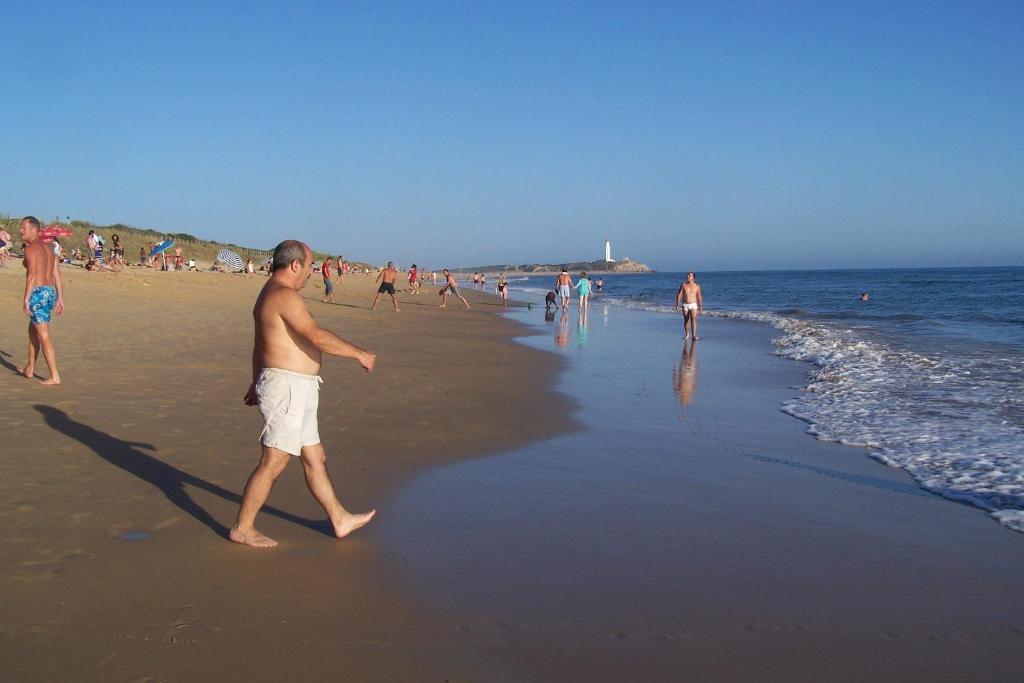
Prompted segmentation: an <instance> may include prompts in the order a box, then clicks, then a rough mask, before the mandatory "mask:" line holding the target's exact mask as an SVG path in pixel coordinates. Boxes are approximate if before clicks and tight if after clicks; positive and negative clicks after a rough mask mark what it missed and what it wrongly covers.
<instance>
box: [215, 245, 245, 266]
mask: <svg viewBox="0 0 1024 683" xmlns="http://www.w3.org/2000/svg"><path fill="white" fill-rule="evenodd" d="M217 260H218V261H220V262H221V263H223V264H224V265H225V266H227V267H228V268H231V269H233V270H241V269H242V268H244V267H245V260H244V259H243V258H242V257H241V256H239V255H238V254H236V253H235V252H233V251H231V250H230V249H221V250H220V251H218V252H217Z"/></svg>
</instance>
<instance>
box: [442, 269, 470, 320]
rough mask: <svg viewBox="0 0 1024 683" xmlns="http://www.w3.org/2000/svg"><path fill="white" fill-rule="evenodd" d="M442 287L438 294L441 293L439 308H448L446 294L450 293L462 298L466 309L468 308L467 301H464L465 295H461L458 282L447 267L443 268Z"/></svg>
mask: <svg viewBox="0 0 1024 683" xmlns="http://www.w3.org/2000/svg"><path fill="white" fill-rule="evenodd" d="M443 273H444V287H442V288H441V291H440V292H438V294H440V295H441V308H448V295H449V294H452V295H453V296H457V297H459V298H460V299H461V300H462V303H464V304H466V309H467V310H468V309H469V302H468V301H466V297H464V296H462V293H461V292H459V283H458V282H457V281H456V280H455V276H454V275H452V274H451V273H450V272H449V271H448V269H447V268H445V269H444V271H443Z"/></svg>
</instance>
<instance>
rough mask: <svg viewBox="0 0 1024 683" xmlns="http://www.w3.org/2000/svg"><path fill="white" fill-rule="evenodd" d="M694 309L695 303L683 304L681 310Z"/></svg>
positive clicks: (695, 308)
mask: <svg viewBox="0 0 1024 683" xmlns="http://www.w3.org/2000/svg"><path fill="white" fill-rule="evenodd" d="M696 310H697V304H696V303H692V304H683V312H686V311H696Z"/></svg>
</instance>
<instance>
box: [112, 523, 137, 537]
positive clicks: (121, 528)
mask: <svg viewBox="0 0 1024 683" xmlns="http://www.w3.org/2000/svg"><path fill="white" fill-rule="evenodd" d="M131 528H132V523H131V522H115V523H113V524H111V525H110V526H109V527H108V528H107V535H108V536H120V535H121V534H123V533H124V532H125V531H127V530H128V529H131Z"/></svg>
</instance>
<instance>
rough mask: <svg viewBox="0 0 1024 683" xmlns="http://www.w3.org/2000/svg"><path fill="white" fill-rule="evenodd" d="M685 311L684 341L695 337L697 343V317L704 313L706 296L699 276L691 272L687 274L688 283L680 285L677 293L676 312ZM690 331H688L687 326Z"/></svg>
mask: <svg viewBox="0 0 1024 683" xmlns="http://www.w3.org/2000/svg"><path fill="white" fill-rule="evenodd" d="M680 308H682V309H683V339H689V338H690V337H693V341H697V340H698V339H700V337H698V336H697V315H698V314H700V313H703V312H704V295H703V294H702V293H701V291H700V285H698V284H697V275H696V274H695V273H693V271H690V272H689V273H687V274H686V282H684V283H682V284H681V285H679V291H678V292H676V310H677V311H678V310H679V309H680ZM687 325H689V326H690V329H689V331H687V329H686V326H687Z"/></svg>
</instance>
